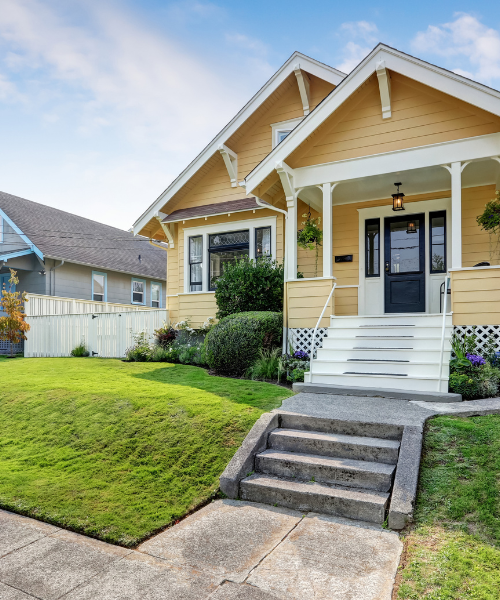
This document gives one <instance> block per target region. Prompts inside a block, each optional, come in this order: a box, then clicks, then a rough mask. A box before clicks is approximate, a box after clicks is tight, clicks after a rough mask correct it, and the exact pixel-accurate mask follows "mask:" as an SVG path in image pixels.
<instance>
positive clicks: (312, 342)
mask: <svg viewBox="0 0 500 600" xmlns="http://www.w3.org/2000/svg"><path fill="white" fill-rule="evenodd" d="M333 279H334V282H333V285H332V291H331V292H330V294H329V295H328V300H327V301H326V303H325V306H323V310H322V311H321V315H320V317H319V319H318V322H317V323H316V327H315V328H314V331H313V335H312V340H311V352H310V354H309V373H310V377H311V379H312V361H313V355H314V344H315V341H316V332H317V331H318V327H319V324H320V323H321V319H322V318H323V315H324V314H325V310H326V307H327V306H328V305H329V304H330V300H331V299H332V296H333V292H334V291H335V287H336V286H337V281H336V277H334V278H333Z"/></svg>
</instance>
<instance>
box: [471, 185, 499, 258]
mask: <svg viewBox="0 0 500 600" xmlns="http://www.w3.org/2000/svg"><path fill="white" fill-rule="evenodd" d="M494 198H495V186H494V185H485V186H482V187H477V188H467V189H463V190H462V266H463V267H473V266H474V265H475V264H477V263H479V262H483V261H488V262H489V263H490V264H492V265H498V264H500V245H499V244H498V243H497V242H496V241H495V240H496V237H495V236H491V237H490V235H489V233H488V232H487V231H484V230H482V229H481V228H480V227H479V225H478V224H477V221H476V217H477V216H478V215H480V214H481V213H482V212H483V210H484V207H485V204H486V203H487V202H489V201H490V200H493V199H494Z"/></svg>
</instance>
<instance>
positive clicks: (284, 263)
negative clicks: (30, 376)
mask: <svg viewBox="0 0 500 600" xmlns="http://www.w3.org/2000/svg"><path fill="white" fill-rule="evenodd" d="M255 202H257V204H258V205H259V206H262V208H269V209H270V210H274V211H276V212H279V213H282V214H283V215H285V231H284V232H283V234H284V235H283V239H284V240H285V235H286V220H287V219H288V212H287V211H286V210H283V209H281V208H277V207H276V206H273V205H272V204H268V203H267V202H263V201H262V200H261V199H260V198H257V196H255ZM286 267H287V255H286V242H284V243H283V270H284V274H285V277H286V273H287V268H286ZM286 283H287V282H286V280H285V281H284V285H283V309H284V310H285V314H286V323H285V336H284V339H283V342H284V343H283V346H284V348H283V350H284V352H283V354H288V302H287V293H286Z"/></svg>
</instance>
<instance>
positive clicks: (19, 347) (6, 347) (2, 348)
mask: <svg viewBox="0 0 500 600" xmlns="http://www.w3.org/2000/svg"><path fill="white" fill-rule="evenodd" d="M13 351H14V354H17V353H18V352H22V351H23V342H21V343H20V344H14V348H13ZM0 354H10V342H8V341H4V340H0Z"/></svg>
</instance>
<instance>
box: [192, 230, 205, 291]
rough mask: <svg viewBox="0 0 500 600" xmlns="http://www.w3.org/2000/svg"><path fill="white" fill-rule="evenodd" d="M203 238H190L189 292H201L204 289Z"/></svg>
mask: <svg viewBox="0 0 500 600" xmlns="http://www.w3.org/2000/svg"><path fill="white" fill-rule="evenodd" d="M202 264H203V237H202V236H201V235H197V236H196V237H190V238H189V265H190V267H189V290H190V291H191V292H201V291H202V289H203V269H202Z"/></svg>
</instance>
